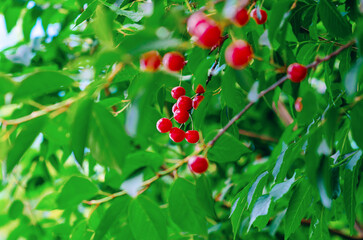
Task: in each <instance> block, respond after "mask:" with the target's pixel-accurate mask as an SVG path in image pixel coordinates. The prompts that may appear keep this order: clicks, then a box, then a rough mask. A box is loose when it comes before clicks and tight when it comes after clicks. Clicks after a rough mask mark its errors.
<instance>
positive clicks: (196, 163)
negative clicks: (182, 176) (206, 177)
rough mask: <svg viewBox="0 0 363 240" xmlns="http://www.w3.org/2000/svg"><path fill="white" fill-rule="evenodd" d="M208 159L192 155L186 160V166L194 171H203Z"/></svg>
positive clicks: (206, 167) (206, 166) (205, 169)
mask: <svg viewBox="0 0 363 240" xmlns="http://www.w3.org/2000/svg"><path fill="white" fill-rule="evenodd" d="M208 165H209V163H208V160H207V159H206V158H205V157H202V156H192V157H191V158H189V160H188V167H189V169H190V171H192V172H194V173H204V172H205V171H207V169H208Z"/></svg>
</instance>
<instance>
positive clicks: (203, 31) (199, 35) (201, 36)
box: [187, 12, 222, 48]
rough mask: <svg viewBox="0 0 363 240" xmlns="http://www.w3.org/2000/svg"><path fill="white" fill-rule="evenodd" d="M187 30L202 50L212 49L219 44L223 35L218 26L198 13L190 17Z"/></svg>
mask: <svg viewBox="0 0 363 240" xmlns="http://www.w3.org/2000/svg"><path fill="white" fill-rule="evenodd" d="M187 30H188V32H189V33H190V35H192V36H193V37H194V38H195V39H196V44H197V45H199V46H200V47H202V48H212V47H213V46H215V45H217V44H219V41H220V39H221V34H222V30H221V28H220V27H219V26H218V24H217V23H216V22H215V21H214V20H213V19H211V18H209V17H207V16H206V15H205V14H204V13H202V12H196V13H194V14H192V15H191V16H190V17H189V19H188V22H187Z"/></svg>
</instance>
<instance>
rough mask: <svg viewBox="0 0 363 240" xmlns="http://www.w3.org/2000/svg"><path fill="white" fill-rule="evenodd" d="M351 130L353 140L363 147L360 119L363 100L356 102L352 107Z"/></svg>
mask: <svg viewBox="0 0 363 240" xmlns="http://www.w3.org/2000/svg"><path fill="white" fill-rule="evenodd" d="M350 116H351V130H352V136H353V139H354V141H355V142H356V143H357V145H358V146H359V147H360V149H363V134H362V119H363V101H360V102H358V103H357V104H356V105H355V106H354V107H353V109H352V112H351V114H350Z"/></svg>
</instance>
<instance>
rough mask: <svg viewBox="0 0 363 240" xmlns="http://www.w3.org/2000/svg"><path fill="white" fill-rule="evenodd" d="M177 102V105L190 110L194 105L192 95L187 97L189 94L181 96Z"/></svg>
mask: <svg viewBox="0 0 363 240" xmlns="http://www.w3.org/2000/svg"><path fill="white" fill-rule="evenodd" d="M176 104H177V106H178V108H179V109H180V110H185V111H188V110H190V109H191V108H192V107H193V106H192V99H191V98H190V97H187V96H181V97H179V98H178V101H177V102H176Z"/></svg>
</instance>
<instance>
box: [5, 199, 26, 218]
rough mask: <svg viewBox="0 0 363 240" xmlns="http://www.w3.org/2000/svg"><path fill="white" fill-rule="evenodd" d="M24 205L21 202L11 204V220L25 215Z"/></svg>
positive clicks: (16, 201)
mask: <svg viewBox="0 0 363 240" xmlns="http://www.w3.org/2000/svg"><path fill="white" fill-rule="evenodd" d="M23 209H24V204H23V202H22V201H20V200H15V201H14V202H12V203H11V205H10V207H9V211H8V215H9V218H11V219H16V218H18V217H20V216H21V215H22V214H23Z"/></svg>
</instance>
